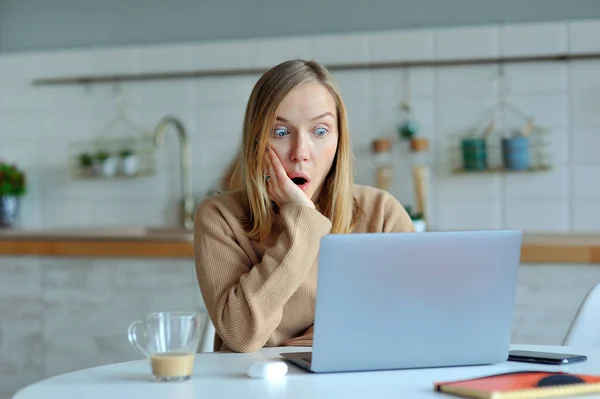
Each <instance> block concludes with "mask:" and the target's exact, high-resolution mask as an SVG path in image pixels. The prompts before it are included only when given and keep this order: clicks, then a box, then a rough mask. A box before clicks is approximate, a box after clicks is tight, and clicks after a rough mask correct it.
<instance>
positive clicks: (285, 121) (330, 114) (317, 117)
mask: <svg viewBox="0 0 600 399" xmlns="http://www.w3.org/2000/svg"><path fill="white" fill-rule="evenodd" d="M326 116H331V117H332V118H335V117H334V116H333V114H332V113H331V112H329V111H327V112H325V113H324V114H321V115H318V116H315V117H314V118H312V119H311V120H312V121H316V120H317V119H321V118H324V117H326ZM276 120H277V121H278V122H283V123H289V122H290V121H288V120H287V119H285V118H282V117H281V116H278V117H277V118H276Z"/></svg>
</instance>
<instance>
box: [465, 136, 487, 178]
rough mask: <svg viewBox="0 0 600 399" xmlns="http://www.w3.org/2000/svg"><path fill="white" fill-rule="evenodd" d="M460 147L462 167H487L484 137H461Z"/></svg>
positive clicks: (467, 168)
mask: <svg viewBox="0 0 600 399" xmlns="http://www.w3.org/2000/svg"><path fill="white" fill-rule="evenodd" d="M461 149H462V163H463V169H465V170H485V169H486V168H487V150H486V143H485V140H484V139H478V138H469V139H463V140H462V142H461Z"/></svg>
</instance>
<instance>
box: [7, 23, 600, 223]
mask: <svg viewBox="0 0 600 399" xmlns="http://www.w3.org/2000/svg"><path fill="white" fill-rule="evenodd" d="M598 37H600V21H585V22H572V23H568V22H565V23H541V24H527V25H509V26H477V27H468V28H467V27H465V28H450V29H438V30H433V29H432V30H415V31H387V32H377V33H365V34H359V33H353V34H344V35H342V34H338V35H330V36H306V37H293V38H274V39H260V40H239V41H227V42H211V43H199V44H196V43H186V44H180V45H157V46H149V45H145V46H136V47H130V48H116V49H83V50H65V51H59V52H49V53H21V54H1V55H0V157H1V158H4V159H8V160H10V161H15V162H17V163H18V164H19V165H20V166H22V167H23V168H25V169H26V171H27V172H28V175H29V181H30V184H29V193H28V195H27V197H26V198H25V200H24V203H23V209H22V215H21V225H22V226H23V227H30V228H38V227H56V226H74V225H78V226H99V225H130V224H153V225H164V224H174V223H176V221H177V205H178V200H179V190H180V188H179V187H180V184H179V169H178V156H179V155H178V147H177V140H176V136H175V135H169V136H168V137H167V142H166V145H165V147H164V148H163V149H160V150H158V153H157V159H158V166H159V172H158V174H157V175H155V176H152V177H147V178H142V179H139V180H135V181H106V182H101V181H100V182H99V181H89V182H87V181H73V180H72V179H71V178H70V177H69V174H68V170H67V149H68V146H69V144H70V143H71V142H73V141H82V140H89V139H93V138H94V137H95V135H97V134H98V132H99V131H100V130H101V129H102V128H103V126H104V125H105V124H106V123H107V122H108V120H110V118H111V117H112V116H113V114H114V111H115V107H116V104H117V103H116V97H115V94H114V91H113V89H114V88H113V86H112V85H110V84H99V85H92V86H89V87H87V86H52V87H33V86H31V85H30V81H31V79H33V78H36V77H50V76H70V75H88V74H112V73H135V72H165V71H181V70H193V69H219V68H246V67H250V68H254V67H261V68H267V67H269V66H271V65H273V64H275V63H278V62H280V61H283V60H285V59H289V58H295V57H302V58H313V59H316V60H318V61H322V62H325V63H334V64H342V63H356V62H365V61H398V60H432V59H457V58H462V57H468V58H472V57H498V56H526V55H538V54H563V53H566V52H573V53H590V52H600V44H599V43H600V40H598ZM500 70H501V68H500V67H499V66H498V65H482V66H463V67H443V68H413V69H411V70H410V71H406V70H402V69H399V68H398V69H377V70H375V69H372V70H359V71H339V72H337V71H335V72H334V75H335V76H336V77H337V79H338V82H339V84H340V86H341V88H342V92H343V95H344V98H345V101H346V103H347V105H348V108H349V117H350V126H351V131H352V138H353V143H354V147H355V152H356V156H357V181H358V182H359V183H366V184H373V182H374V178H373V177H374V171H373V169H372V164H371V163H370V159H369V145H370V142H371V140H372V139H373V138H374V137H376V136H384V135H385V136H390V135H396V129H397V127H398V125H399V123H400V122H401V120H402V115H401V113H400V108H399V105H400V102H401V101H402V100H403V97H404V95H405V94H406V90H405V87H404V85H403V82H405V81H409V82H410V93H411V95H412V102H413V106H414V111H415V116H416V118H417V120H418V122H419V124H420V126H421V132H420V134H422V135H424V136H426V137H428V138H430V139H431V140H432V142H431V151H430V153H429V154H427V155H425V156H423V157H420V158H415V157H413V156H411V154H410V152H409V151H408V149H407V147H406V145H407V144H406V143H405V142H401V141H397V144H398V145H397V147H396V155H397V156H396V158H395V159H396V178H395V185H394V188H393V190H392V191H393V194H394V195H396V197H397V198H398V199H399V200H400V201H401V202H403V203H404V204H406V205H411V204H412V203H413V201H414V200H413V189H412V182H411V180H410V179H411V167H412V164H413V162H417V161H418V162H421V161H423V160H425V161H428V162H430V163H431V169H432V176H431V183H432V186H431V195H432V198H431V204H430V209H429V212H430V224H431V227H432V228H433V229H470V228H492V229H495V228H504V227H507V228H519V229H525V230H573V231H600V178H599V177H598V176H600V149H599V148H600V146H599V145H600V60H598V61H573V62H556V63H530V64H510V65H506V66H505V68H504V72H505V75H506V76H507V77H508V83H509V89H510V94H509V100H510V101H511V102H512V103H514V104H515V105H516V106H518V107H520V108H521V109H523V110H524V111H525V112H526V113H528V114H530V115H532V116H534V117H535V118H536V121H537V122H538V123H539V124H540V125H543V126H546V127H549V128H550V129H551V131H552V135H551V137H552V145H551V149H552V157H553V163H554V169H553V170H552V171H550V172H547V173H539V174H526V175H493V174H486V175H478V176H464V175H454V174H452V173H450V172H449V170H448V165H447V162H446V160H447V159H448V143H449V139H450V138H451V137H452V135H453V134H454V133H456V132H458V131H460V130H462V129H464V128H468V127H470V126H471V125H472V124H474V123H475V122H476V121H477V120H478V119H479V118H480V117H481V116H482V114H483V113H484V112H485V111H486V110H488V109H489V108H490V107H491V106H493V105H495V104H496V103H497V101H498V99H499V94H500V93H499V90H500V88H501V80H500V78H499V72H500ZM258 77H259V75H245V76H230V77H212V78H199V79H187V80H165V81H145V82H135V83H126V84H123V85H122V86H120V88H121V89H122V92H123V93H124V96H125V99H126V101H127V104H128V113H129V114H130V116H131V117H132V118H133V119H134V120H135V121H136V122H137V123H138V124H140V125H142V126H144V127H145V128H146V129H148V130H152V129H153V127H154V126H155V124H156V122H157V121H158V120H159V119H160V118H161V117H163V116H165V115H166V114H172V115H175V116H177V117H179V118H180V119H181V121H182V122H183V123H184V125H185V126H186V128H187V130H188V132H189V134H190V136H191V142H192V146H193V147H192V151H193V153H192V163H193V186H194V192H195V195H196V198H197V200H198V201H200V200H201V199H202V198H203V197H204V196H206V195H207V193H209V191H210V190H212V189H213V188H214V186H215V185H216V184H218V182H219V179H220V178H221V175H222V173H223V172H224V170H225V168H226V167H227V165H228V164H229V162H230V160H231V159H232V157H233V155H234V153H235V151H236V149H237V147H238V145H239V142H240V137H241V133H240V128H241V122H242V118H243V112H244V108H245V102H246V100H247V98H248V95H249V93H250V90H251V89H252V86H253V85H254V83H255V82H256V80H257V79H258ZM123 134H126V133H125V132H123Z"/></svg>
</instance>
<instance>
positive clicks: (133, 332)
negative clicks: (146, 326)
mask: <svg viewBox="0 0 600 399" xmlns="http://www.w3.org/2000/svg"><path fill="white" fill-rule="evenodd" d="M141 328H142V322H141V321H140V320H137V321H134V322H133V323H131V324H130V325H129V329H128V331H127V336H128V338H129V343H130V344H131V346H133V349H135V350H136V351H138V352H139V353H141V354H142V355H143V356H144V357H149V355H148V351H147V350H146V348H145V345H144V344H143V342H142V341H141V336H140V329H141ZM142 334H143V333H142Z"/></svg>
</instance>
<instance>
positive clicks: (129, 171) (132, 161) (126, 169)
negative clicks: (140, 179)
mask: <svg viewBox="0 0 600 399" xmlns="http://www.w3.org/2000/svg"><path fill="white" fill-rule="evenodd" d="M138 164H139V161H138V157H137V156H136V155H127V156H126V157H121V165H120V170H121V173H122V174H124V175H125V176H133V175H135V174H136V173H137V171H138Z"/></svg>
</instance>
